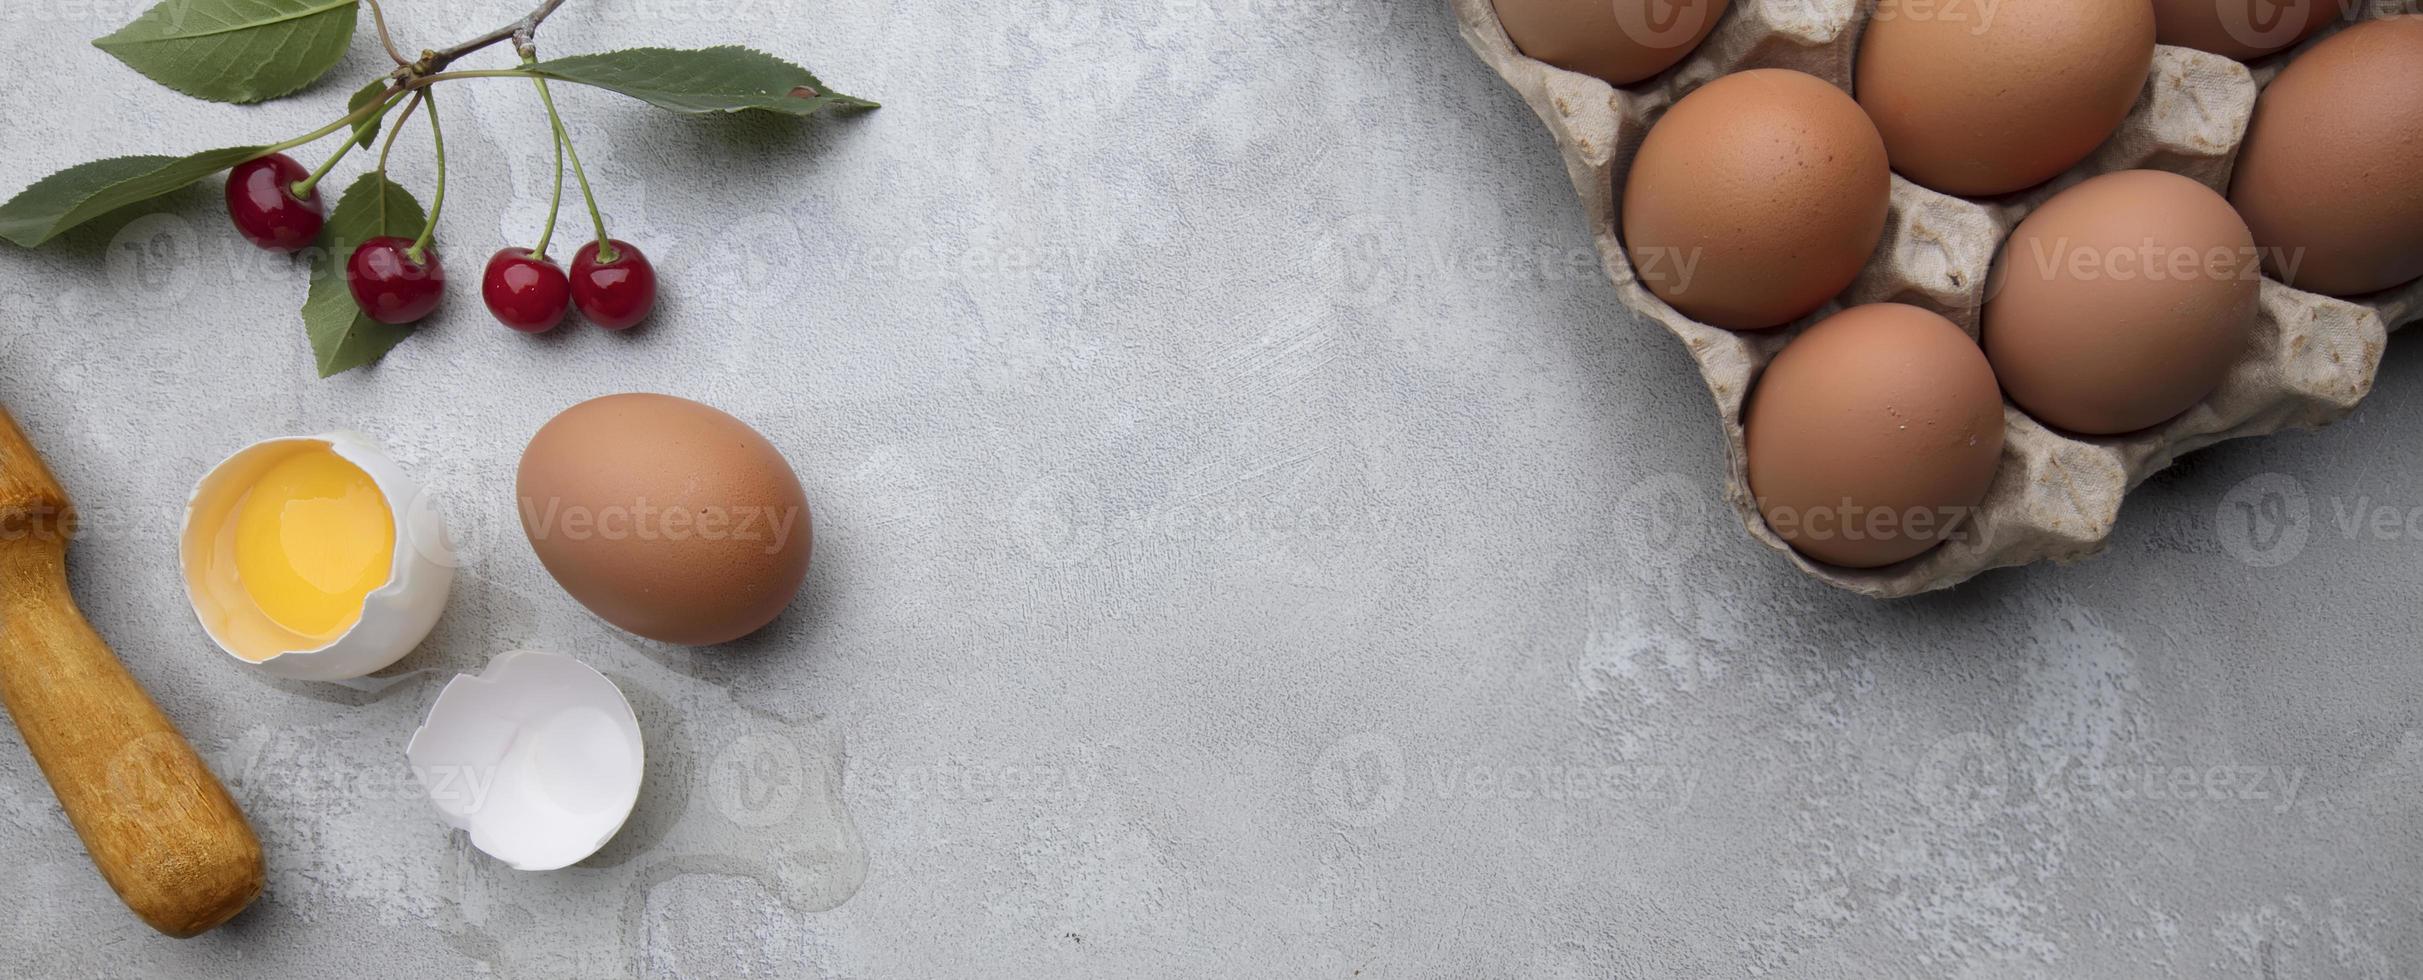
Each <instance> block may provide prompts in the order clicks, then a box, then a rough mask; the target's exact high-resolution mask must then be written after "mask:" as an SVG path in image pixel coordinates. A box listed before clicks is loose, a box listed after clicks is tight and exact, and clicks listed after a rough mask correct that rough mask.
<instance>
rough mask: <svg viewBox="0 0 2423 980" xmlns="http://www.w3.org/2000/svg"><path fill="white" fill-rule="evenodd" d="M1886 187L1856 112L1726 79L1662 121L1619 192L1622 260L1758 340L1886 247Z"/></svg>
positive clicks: (1818, 88) (1707, 317) (1683, 307)
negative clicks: (1882, 243)
mask: <svg viewBox="0 0 2423 980" xmlns="http://www.w3.org/2000/svg"><path fill="white" fill-rule="evenodd" d="M1892 185H1893V175H1892V172H1891V170H1890V169H1889V168H1888V167H1887V166H1886V163H1885V146H1884V141H1883V140H1882V139H1880V138H1878V137H1877V135H1876V127H1875V126H1874V125H1873V124H1871V123H1869V122H1868V117H1867V115H1866V114H1864V113H1862V112H1860V111H1859V104H1858V103H1856V102H1853V101H1851V97H1850V96H1847V95H1844V94H1843V93H1842V90H1841V89H1838V88H1835V87H1834V86H1832V85H1828V84H1826V82H1825V81H1824V80H1822V79H1819V78H1817V77H1816V76H1813V75H1805V74H1802V73H1800V72H1796V71H1785V70H1783V69H1779V68H1768V69H1759V70H1755V71H1745V72H1738V73H1736V74H1732V75H1726V76H1724V77H1722V78H1719V79H1716V80H1715V81H1712V82H1709V83H1708V84H1706V85H1703V86H1700V87H1699V89H1698V90H1696V91H1693V92H1692V93H1691V94H1690V95H1687V96H1684V97H1683V99H1682V101H1680V102H1677V103H1675V104H1674V107H1673V108H1671V109H1668V110H1666V114H1665V115H1664V116H1663V117H1660V118H1659V119H1658V121H1657V125H1655V126H1653V127H1651V128H1650V130H1649V135H1648V136H1647V137H1646V138H1645V139H1643V140H1642V141H1641V148H1640V152H1639V153H1638V154H1637V155H1635V156H1634V157H1633V161H1632V170H1631V172H1630V174H1629V175H1628V176H1627V177H1626V178H1625V183H1624V187H1623V206H1624V211H1623V219H1622V220H1623V233H1624V236H1623V237H1624V252H1625V254H1626V255H1627V256H1629V257H1630V258H1631V260H1632V268H1633V272H1634V274H1635V275H1637V276H1639V278H1640V280H1641V284H1642V285H1644V286H1646V287H1647V288H1648V289H1649V291H1650V292H1652V293H1655V294H1657V297H1658V298H1659V299H1662V300H1665V301H1666V302H1667V303H1668V304H1671V305H1672V306H1673V307H1674V308H1675V309H1677V310H1680V311H1682V312H1683V313H1684V314H1685V315H1687V316H1690V317H1692V318H1693V319H1696V320H1699V321H1701V322H1704V323H1712V324H1715V325H1717V326H1720V327H1724V328H1726V329H1729V330H1763V329H1766V328H1769V327H1775V326H1781V325H1783V324H1786V323H1790V322H1792V321H1793V320H1796V319H1799V318H1800V317H1802V316H1805V315H1807V314H1809V313H1810V312H1812V311H1815V310H1816V309H1817V308H1818V307H1820V306H1823V305H1824V304H1825V303H1826V301H1827V300H1830V299H1832V298H1834V296H1835V294H1837V293H1840V292H1842V291H1843V289H1844V288H1845V287H1848V286H1849V285H1851V281H1852V280H1853V279H1856V278H1858V277H1859V270H1860V268H1861V267H1862V266H1865V265H1866V264H1867V262H1868V257H1869V256H1870V255H1872V254H1874V253H1875V251H1876V243H1877V242H1878V240H1880V239H1881V238H1882V237H1883V236H1884V228H1885V216H1886V211H1887V210H1888V208H1889V207H1890V205H1891V200H1890V195H1891V192H1892Z"/></svg>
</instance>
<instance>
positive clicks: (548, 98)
mask: <svg viewBox="0 0 2423 980" xmlns="http://www.w3.org/2000/svg"><path fill="white" fill-rule="evenodd" d="M530 80H531V81H532V82H534V83H537V85H538V99H539V101H540V102H544V103H546V104H547V120H548V122H550V123H552V124H553V125H554V126H555V139H556V145H558V146H561V147H563V148H564V153H565V154H566V155H569V156H570V157H571V158H572V176H573V178H574V179H576V180H578V181H580V185H581V202H582V203H584V204H587V205H588V206H589V220H590V221H591V222H593V223H595V224H596V225H597V260H598V261H599V262H603V263H605V264H607V265H612V264H614V260H615V259H616V258H619V257H621V255H622V253H620V252H617V251H615V250H614V240H613V239H611V238H608V237H606V216H605V215H604V214H601V213H599V212H598V210H597V195H595V194H592V193H590V192H589V173H588V171H585V170H582V169H581V153H580V151H579V150H576V149H573V148H572V133H571V132H570V131H568V130H566V129H565V128H564V117H563V116H561V115H558V114H557V113H556V111H555V96H553V95H550V94H548V92H547V79H546V78H545V77H544V76H541V75H538V74H535V73H531V74H530Z"/></svg>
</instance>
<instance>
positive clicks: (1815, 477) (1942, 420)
mask: <svg viewBox="0 0 2423 980" xmlns="http://www.w3.org/2000/svg"><path fill="white" fill-rule="evenodd" d="M1743 418H1744V421H1743V425H1744V427H1745V428H1746V429H1747V430H1748V431H1747V439H1748V442H1749V451H1750V492H1751V493H1752V494H1754V495H1756V496H1757V498H1758V509H1759V512H1760V513H1761V514H1763V515H1765V516H1766V519H1767V526H1768V527H1771V528H1773V529H1774V530H1775V533H1776V534H1777V535H1778V536H1781V537H1782V538H1783V539H1784V540H1785V541H1787V542H1790V543H1791V545H1792V547H1793V548H1795V549H1798V550H1799V551H1800V553H1802V554H1804V555H1807V556H1809V557H1811V558H1814V559H1816V560H1818V561H1822V562H1827V563H1829V564H1835V565H1842V566H1846V567H1850V568H1874V567H1877V566H1881V565H1890V564H1892V563H1894V562H1897V561H1902V560H1904V559H1908V558H1911V557H1915V556H1917V555H1918V554H1920V553H1922V552H1925V551H1926V550H1927V549H1929V548H1932V547H1934V546H1936V545H1937V544H1939V543H1941V542H1942V541H1943V540H1944V539H1946V538H1949V537H1950V536H1952V535H1953V534H1954V533H1957V532H1958V531H1959V530H1960V529H1961V527H1962V526H1964V524H1965V523H1966V522H1967V521H1968V520H1970V519H1971V518H1972V517H1973V516H1974V512H1975V510H1976V508H1977V505H1978V504H1979V503H1980V502H1982V501H1984V500H1985V496H1986V490H1987V488H1989V487H1991V486H1993V484H1994V470H1995V467H1996V466H1997V465H1998V464H1999V463H2000V462H2001V460H2002V396H2001V394H2000V393H1999V392H1998V391H1996V390H1995V387H1994V370H1993V368H1991V367H1988V366H1987V365H1986V358H1985V354H1984V353H1982V352H1980V351H1979V350H1978V349H1977V344H1976V343H1975V342H1973V341H1971V340H1970V339H1969V335H1967V334H1965V333H1962V332H1960V328H1959V327H1957V326H1954V325H1952V321H1950V320H1946V319H1944V318H1943V317H1940V316H1937V315H1935V314H1933V313H1929V312H1927V311H1925V310H1922V309H1919V308H1918V307H1915V306H1903V305H1901V304H1898V303H1876V304H1871V305H1868V306H1854V307H1852V308H1850V309H1847V310H1844V311H1842V312H1840V313H1837V314H1834V315H1833V316H1830V317H1827V318H1826V319H1824V320H1822V321H1819V322H1818V323H1817V324H1816V325H1815V326H1812V327H1810V328H1809V329H1808V331H1807V332H1805V333H1802V334H1801V335H1800V336H1798V337H1795V338H1793V340H1792V342H1791V343H1790V344H1788V345H1786V346H1785V347H1784V350H1783V353H1781V354H1778V355H1776V357H1775V362H1774V363H1772V364H1769V365H1767V370H1766V371H1765V373H1763V374H1761V375H1760V376H1759V379H1758V387H1757V388H1756V389H1754V390H1753V391H1752V392H1751V393H1750V405H1749V408H1748V410H1747V411H1745V412H1744V413H1743Z"/></svg>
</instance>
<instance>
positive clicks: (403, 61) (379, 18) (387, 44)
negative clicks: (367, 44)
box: [365, 0, 412, 65]
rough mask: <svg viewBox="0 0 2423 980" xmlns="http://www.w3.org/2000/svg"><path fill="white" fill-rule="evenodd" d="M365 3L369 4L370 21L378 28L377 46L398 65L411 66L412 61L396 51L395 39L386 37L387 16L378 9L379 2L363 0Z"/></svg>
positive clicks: (377, 0) (376, 0)
mask: <svg viewBox="0 0 2423 980" xmlns="http://www.w3.org/2000/svg"><path fill="white" fill-rule="evenodd" d="M365 2H367V3H369V4H370V19H371V21H372V22H373V23H376V24H377V25H378V27H379V46H380V47H382V48H386V49H387V57H388V58H390V59H393V60H394V61H395V63H396V64H398V65H409V64H411V63H412V59H410V58H406V57H404V52H401V51H398V50H396V49H395V39H394V38H392V37H389V36H388V35H387V14H386V13H385V12H383V11H381V10H380V9H379V0H365Z"/></svg>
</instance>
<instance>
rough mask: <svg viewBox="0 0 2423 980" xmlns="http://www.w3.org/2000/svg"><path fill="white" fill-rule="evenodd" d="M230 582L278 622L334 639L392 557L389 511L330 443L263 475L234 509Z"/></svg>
mask: <svg viewBox="0 0 2423 980" xmlns="http://www.w3.org/2000/svg"><path fill="white" fill-rule="evenodd" d="M234 516H235V560H236V561H235V563H236V580H237V581H238V582H239V583H241V584H242V586H243V588H244V591H245V593H246V594H247V595H250V596H251V597H252V601H253V604H254V605H256V606H258V607H260V610H261V613H262V614H263V615H265V616H268V617H269V618H270V619H271V620H272V621H274V622H276V623H277V624H278V625H279V626H283V627H285V628H287V629H289V630H293V631H294V632H296V633H299V634H302V635H303V636H306V637H311V638H314V639H334V638H335V637H336V636H338V635H340V634H342V633H344V632H345V631H346V630H348V629H351V628H353V624H354V623H355V622H356V621H358V620H360V619H361V618H362V602H363V600H364V599H365V598H366V597H368V596H369V595H370V593H371V590H373V589H376V588H378V587H379V586H381V585H384V584H386V582H387V579H388V570H389V569H390V568H391V567H392V566H393V564H394V562H395V516H394V514H393V513H392V512H391V511H389V510H388V508H387V498H386V496H385V495H384V494H382V493H380V492H379V488H378V485H377V484H375V483H372V482H371V480H370V474H368V473H364V472H362V470H361V468H360V467H357V466H355V465H353V464H352V463H349V462H346V461H345V459H344V457H341V456H338V455H337V454H336V453H335V452H334V451H331V450H325V449H323V450H318V451H315V452H306V453H298V454H296V455H294V456H290V457H288V458H286V459H284V460H281V461H279V462H278V463H277V464H276V465H275V466H272V467H270V468H269V469H268V470H267V471H265V472H263V473H262V474H261V477H260V479H258V480H256V481H254V482H253V485H252V488H251V489H250V490H248V491H246V493H245V496H244V499H243V501H242V502H241V503H239V504H237V505H236V512H235V515H234Z"/></svg>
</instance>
